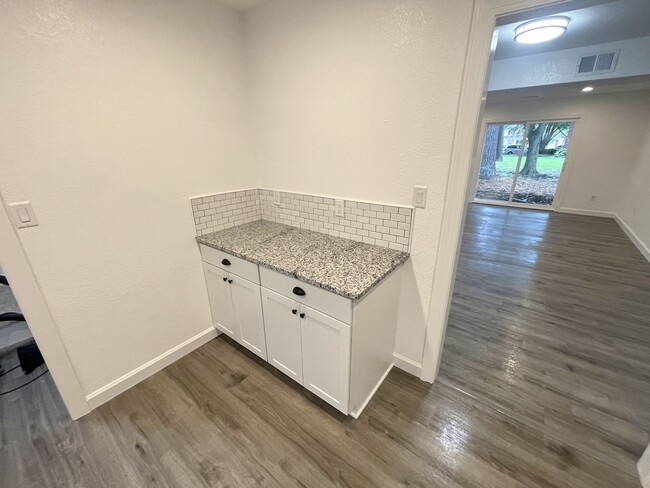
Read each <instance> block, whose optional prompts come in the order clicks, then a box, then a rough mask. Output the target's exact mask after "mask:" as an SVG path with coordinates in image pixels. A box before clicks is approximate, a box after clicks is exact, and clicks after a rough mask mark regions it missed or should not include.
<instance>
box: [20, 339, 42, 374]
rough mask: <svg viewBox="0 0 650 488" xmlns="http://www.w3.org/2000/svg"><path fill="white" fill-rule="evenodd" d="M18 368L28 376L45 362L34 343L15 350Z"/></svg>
mask: <svg viewBox="0 0 650 488" xmlns="http://www.w3.org/2000/svg"><path fill="white" fill-rule="evenodd" d="M16 352H17V353H18V360H19V361H20V366H21V367H22V368H23V372H24V373H25V374H29V373H31V372H32V371H34V370H35V369H36V368H38V367H39V366H40V365H41V364H43V363H44V362H45V360H44V359H43V355H42V354H41V351H40V350H39V349H38V346H37V345H36V343H35V342H34V343H32V344H27V345H26V346H20V347H18V348H17V349H16Z"/></svg>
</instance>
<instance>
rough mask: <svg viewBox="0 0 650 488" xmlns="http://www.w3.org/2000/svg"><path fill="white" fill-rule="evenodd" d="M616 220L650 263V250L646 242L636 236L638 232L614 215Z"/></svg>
mask: <svg viewBox="0 0 650 488" xmlns="http://www.w3.org/2000/svg"><path fill="white" fill-rule="evenodd" d="M614 220H616V223H617V224H618V225H619V227H620V228H621V229H623V232H625V233H626V234H627V236H628V237H629V238H630V240H631V241H632V243H633V244H634V245H635V246H636V248H637V249H638V250H639V251H640V252H641V254H643V257H644V258H646V259H647V260H648V261H650V248H649V247H648V246H647V245H646V244H645V242H643V241H642V240H641V239H640V238H639V236H638V235H636V232H634V231H633V230H632V228H631V227H630V226H629V225H627V223H626V222H625V221H624V220H623V219H622V218H620V217H619V216H618V214H614Z"/></svg>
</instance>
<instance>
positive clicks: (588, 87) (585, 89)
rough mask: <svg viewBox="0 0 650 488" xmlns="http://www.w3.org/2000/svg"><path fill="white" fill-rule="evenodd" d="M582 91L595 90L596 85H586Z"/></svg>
mask: <svg viewBox="0 0 650 488" xmlns="http://www.w3.org/2000/svg"><path fill="white" fill-rule="evenodd" d="M582 91H583V92H590V91H594V87H593V86H585V87H584V88H583V89H582Z"/></svg>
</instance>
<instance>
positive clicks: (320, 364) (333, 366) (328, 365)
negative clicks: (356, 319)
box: [300, 305, 350, 414]
mask: <svg viewBox="0 0 650 488" xmlns="http://www.w3.org/2000/svg"><path fill="white" fill-rule="evenodd" d="M300 316H301V337H302V374H303V386H304V387H305V388H307V389H308V390H309V391H311V392H312V393H314V394H316V395H318V396H319V397H320V398H322V399H323V400H325V401H326V402H328V403H329V404H330V405H332V406H333V407H336V408H337V409H339V410H340V411H341V412H343V413H345V414H347V413H348V397H349V392H350V326H349V325H347V324H344V323H343V322H340V321H339V320H336V319H334V318H332V317H329V316H328V315H325V314H323V313H320V312H317V311H316V310H314V309H312V308H309V307H306V306H304V305H303V306H302V307H301V315H300Z"/></svg>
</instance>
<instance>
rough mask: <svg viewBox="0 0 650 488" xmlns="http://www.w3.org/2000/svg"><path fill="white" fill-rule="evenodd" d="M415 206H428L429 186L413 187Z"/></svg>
mask: <svg viewBox="0 0 650 488" xmlns="http://www.w3.org/2000/svg"><path fill="white" fill-rule="evenodd" d="M413 206H414V207H415V208H425V207H426V206H427V187H426V186H414V187H413Z"/></svg>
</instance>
